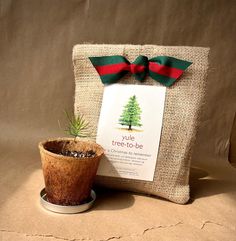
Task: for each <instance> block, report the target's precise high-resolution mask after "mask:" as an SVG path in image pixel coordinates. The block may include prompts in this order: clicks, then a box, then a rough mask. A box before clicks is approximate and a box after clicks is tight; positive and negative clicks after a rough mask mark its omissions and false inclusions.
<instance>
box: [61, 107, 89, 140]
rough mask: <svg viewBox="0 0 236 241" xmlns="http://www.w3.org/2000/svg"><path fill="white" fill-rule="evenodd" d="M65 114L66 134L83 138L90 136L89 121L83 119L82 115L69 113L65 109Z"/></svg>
mask: <svg viewBox="0 0 236 241" xmlns="http://www.w3.org/2000/svg"><path fill="white" fill-rule="evenodd" d="M65 114H66V117H67V119H68V126H67V129H66V130H65V131H66V133H67V134H69V135H71V136H73V137H74V138H75V139H76V138H77V137H81V138H85V137H91V136H92V132H91V126H90V123H89V122H88V121H86V120H85V118H84V116H83V115H81V114H78V115H77V116H75V115H69V113H68V112H67V111H65Z"/></svg>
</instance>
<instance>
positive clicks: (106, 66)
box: [89, 55, 192, 87]
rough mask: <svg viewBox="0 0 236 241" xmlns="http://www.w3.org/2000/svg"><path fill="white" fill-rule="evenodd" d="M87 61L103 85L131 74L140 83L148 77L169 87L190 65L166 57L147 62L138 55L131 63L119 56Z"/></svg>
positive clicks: (91, 58) (189, 63)
mask: <svg viewBox="0 0 236 241" xmlns="http://www.w3.org/2000/svg"><path fill="white" fill-rule="evenodd" d="M89 59H90V61H91V63H92V64H93V66H94V67H95V69H96V70H97V72H98V74H99V76H100V78H101V80H102V83H103V84H112V83H116V82H118V81H119V80H120V79H121V78H122V77H123V76H125V75H126V74H127V73H129V72H131V73H132V74H133V75H134V77H135V79H137V80H139V81H141V82H143V81H144V80H145V78H146V76H150V77H151V78H152V79H154V80H156V81H158V82H160V83H161V84H163V85H165V86H168V87H169V86H171V85H172V84H173V83H174V82H175V81H176V80H177V79H178V78H180V76H181V75H182V74H183V72H184V71H185V70H186V69H187V68H188V67H189V66H190V65H191V64H192V62H189V61H185V60H181V59H176V58H173V57H168V56H157V57H154V58H151V59H149V60H148V58H147V57H146V56H143V55H140V56H138V57H137V58H136V60H135V61H134V62H133V63H130V62H129V61H128V60H127V59H126V58H125V57H124V56H121V55H115V56H102V57H89Z"/></svg>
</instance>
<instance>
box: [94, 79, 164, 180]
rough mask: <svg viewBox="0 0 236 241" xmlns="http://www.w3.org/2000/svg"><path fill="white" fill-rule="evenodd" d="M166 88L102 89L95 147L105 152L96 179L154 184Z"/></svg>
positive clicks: (124, 85)
mask: <svg viewBox="0 0 236 241" xmlns="http://www.w3.org/2000/svg"><path fill="white" fill-rule="evenodd" d="M165 93H166V87H161V86H149V85H127V84H112V85H108V86H105V88H104V93H103V101H102V107H101V112H100V118H99V123H98V131H97V140H96V141H97V143H98V144H100V145H101V146H102V147H103V148H104V149H105V155H104V157H103V159H102V160H101V162H100V165H99V168H98V173H97V175H101V176H111V177H122V178H130V179H137V180H146V181H153V177H154V171H155V167H156V160H157V154H158V149H159V142H160V136H161V129H162V120H163V112H164V103H165Z"/></svg>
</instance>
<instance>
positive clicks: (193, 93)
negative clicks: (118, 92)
mask: <svg viewBox="0 0 236 241" xmlns="http://www.w3.org/2000/svg"><path fill="white" fill-rule="evenodd" d="M208 53H209V49H208V48H201V47H182V46H181V47H172V46H156V45H106V44H104V45H92V44H82V45H76V46H74V49H73V64H74V73H75V105H74V110H75V114H77V113H78V112H80V113H83V114H84V116H85V118H86V119H87V120H88V121H90V122H91V124H92V125H94V126H95V127H97V124H98V120H99V113H100V108H101V102H102V97H103V84H102V83H101V80H100V78H99V75H98V73H97V72H96V70H95V68H94V67H93V66H92V64H91V62H90V61H89V59H88V57H91V56H109V55H123V56H125V57H126V58H127V59H128V60H129V61H130V62H132V61H134V60H135V58H136V57H137V56H139V55H145V56H147V57H148V58H151V57H155V56H158V55H159V56H161V55H167V56H172V57H176V58H179V59H183V60H187V61H191V62H193V64H192V65H191V66H190V67H189V68H188V69H187V70H186V72H185V73H184V74H183V76H182V77H181V78H180V80H179V81H177V82H176V83H175V84H174V85H173V86H171V87H169V88H167V92H166V99H165V109H164V117H163V118H164V119H163V127H162V134H161V140H160V147H159V153H158V157H157V164H156V169H155V174H154V180H153V181H151V182H150V181H140V180H133V179H124V178H113V177H102V176H97V180H96V182H97V184H101V185H103V186H106V187H110V188H116V189H124V190H129V191H135V192H140V193H146V194H152V195H157V196H160V197H163V198H166V199H169V200H171V201H173V202H176V203H181V204H184V203H186V202H187V201H188V200H189V169H190V159H191V152H192V148H193V145H194V142H195V137H196V131H197V127H198V124H199V111H200V109H201V106H202V104H203V98H204V94H205V89H206V88H205V87H206V81H205V77H206V73H207V68H208ZM120 83H131V84H140V82H138V81H136V80H135V79H134V77H132V76H131V75H127V76H126V77H125V78H123V79H122V80H121V81H120ZM144 84H148V85H159V84H158V83H157V82H156V81H154V80H153V79H151V78H147V79H146V81H145V83H144ZM153 110H155V106H153Z"/></svg>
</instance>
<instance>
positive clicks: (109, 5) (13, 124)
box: [0, 0, 236, 165]
mask: <svg viewBox="0 0 236 241" xmlns="http://www.w3.org/2000/svg"><path fill="white" fill-rule="evenodd" d="M235 3H236V2H235V1H224V0H222V1H219V0H204V1H203V0H200V1H199V0H195V1H189V0H181V1H176V0H166V1H158V0H154V1H150V0H149V1H141V0H137V1H134V0H132V1H125V0H119V1H118V0H117V1H114V0H113V1H111V0H109V1H105V0H97V1H96V0H95V1H94V0H93V1H75V0H41V1H31V0H28V1H27V0H26V1H22V0H16V1H11V0H1V1H0V16H1V18H0V79H1V81H0V96H1V100H2V101H1V103H0V105H1V108H0V117H1V119H0V128H1V138H0V143H1V147H4V148H5V147H6V146H9V145H10V149H15V148H16V147H17V148H20V149H25V148H27V149H28V148H30V149H32V150H33V152H36V144H37V142H38V141H39V140H41V139H44V138H47V137H51V136H63V135H64V133H63V131H62V130H61V129H60V128H59V127H58V120H60V121H61V122H62V124H63V122H64V114H63V110H64V109H69V110H72V109H73V96H74V77H73V69H72V61H71V52H72V47H73V45H75V44H77V43H84V42H90V43H132V44H160V45H189V46H207V47H208V46H209V47H211V55H210V71H209V78H208V79H207V81H208V95H207V99H206V105H205V110H204V113H203V114H202V125H201V128H200V131H199V134H198V137H197V145H196V148H195V154H194V157H193V163H194V164H196V165H197V164H198V163H200V162H202V161H203V162H208V163H210V162H211V163H212V164H217V163H218V162H226V161H227V156H228V149H229V136H230V132H231V129H232V124H233V118H234V114H235V102H236V98H235V96H236V95H235V93H236V84H235V83H236V82H235V76H236V68H235V67H234V66H235V64H234V63H235V58H234V57H235V32H236V27H235V15H236V11H235V8H236V4H235ZM62 129H63V128H62ZM13 145H15V146H14V147H13ZM231 149H232V148H231ZM3 150H4V149H3ZM4 152H5V151H4ZM231 152H232V151H231ZM232 156H235V155H233V154H232ZM234 159H235V157H234ZM233 161H235V162H236V160H233V158H232V162H233Z"/></svg>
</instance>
